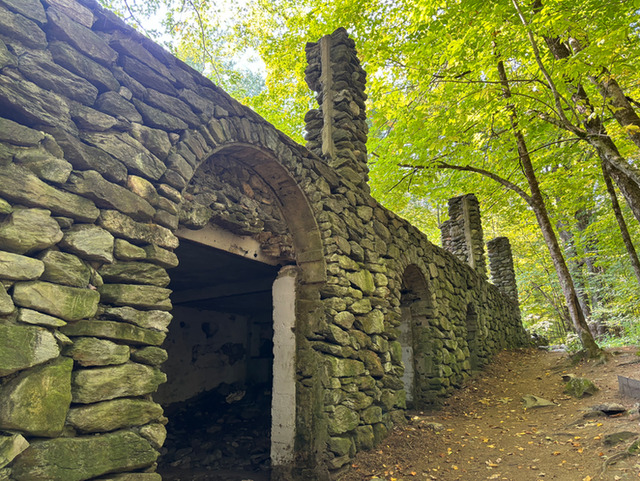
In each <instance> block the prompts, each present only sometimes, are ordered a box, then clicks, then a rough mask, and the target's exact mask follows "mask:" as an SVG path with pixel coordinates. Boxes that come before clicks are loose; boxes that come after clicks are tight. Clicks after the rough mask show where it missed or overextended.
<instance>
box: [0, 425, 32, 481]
mask: <svg viewBox="0 0 640 481" xmlns="http://www.w3.org/2000/svg"><path fill="white" fill-rule="evenodd" d="M28 447H29V443H28V442H27V440H26V439H25V438H24V437H23V436H22V435H21V434H10V435H6V436H5V435H0V468H4V467H5V466H6V465H7V464H9V463H10V462H11V461H13V459H14V458H15V457H16V456H17V455H18V454H20V453H21V452H22V451H24V450H25V449H27V448H28ZM0 479H2V476H0Z"/></svg>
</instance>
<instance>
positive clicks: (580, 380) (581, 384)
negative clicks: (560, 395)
mask: <svg viewBox="0 0 640 481" xmlns="http://www.w3.org/2000/svg"><path fill="white" fill-rule="evenodd" d="M597 391H598V387H597V386H596V385H595V384H593V382H591V381H589V380H588V379H586V378H584V377H574V378H572V379H571V380H570V381H569V382H568V383H567V384H565V386H564V392H565V393H567V394H569V395H570V396H573V397H576V398H581V397H585V396H591V395H593V394H595V393H596V392H597Z"/></svg>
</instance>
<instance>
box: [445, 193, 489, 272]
mask: <svg viewBox="0 0 640 481" xmlns="http://www.w3.org/2000/svg"><path fill="white" fill-rule="evenodd" d="M440 232H441V236H442V247H443V248H444V249H445V250H446V251H448V252H451V253H452V254H453V255H455V256H456V257H457V258H458V259H460V260H461V261H462V262H466V263H467V264H469V265H470V266H471V267H472V268H473V269H474V270H475V271H476V272H477V273H478V274H480V275H481V276H482V277H485V278H486V277H487V266H486V261H485V257H484V241H483V233H482V221H481V219H480V204H479V202H478V199H477V198H476V196H475V195H474V194H466V195H461V196H458V197H454V198H452V199H449V220H447V221H445V222H443V223H442V225H441V226H440Z"/></svg>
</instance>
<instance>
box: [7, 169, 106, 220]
mask: <svg viewBox="0 0 640 481" xmlns="http://www.w3.org/2000/svg"><path fill="white" fill-rule="evenodd" d="M0 195H2V196H3V197H5V198H7V199H10V200H13V201H15V202H17V203H20V204H23V205H28V206H33V207H43V208H46V209H49V210H51V211H52V212H54V213H56V214H59V215H63V216H66V217H71V218H72V219H78V220H80V221H83V222H93V221H94V220H96V219H97V218H98V215H99V214H100V211H99V210H98V208H97V207H96V206H95V204H94V203H93V202H92V201H90V200H89V199H85V198H83V197H80V196H78V195H75V194H71V193H69V192H64V191H61V190H58V189H56V188H55V187H52V186H50V185H49V184H46V183H45V182H43V181H42V180H40V179H39V178H38V177H37V176H36V175H34V174H33V173H32V172H30V171H29V170H28V169H25V168H24V167H20V166H17V165H15V164H9V165H7V166H4V167H2V168H1V169H0Z"/></svg>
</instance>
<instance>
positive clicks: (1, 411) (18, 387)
mask: <svg viewBox="0 0 640 481" xmlns="http://www.w3.org/2000/svg"><path fill="white" fill-rule="evenodd" d="M72 369H73V361H72V360H71V359H69V358H66V357H61V358H59V359H57V360H55V361H53V362H51V363H49V364H47V365H44V366H37V367H34V368H32V369H29V370H28V371H24V372H22V373H20V374H19V375H18V377H16V378H14V379H12V380H10V381H9V382H7V383H6V384H4V385H3V386H2V387H0V429H6V430H11V431H19V432H22V433H25V434H30V435H32V436H40V437H54V436H58V435H59V434H60V433H61V432H62V429H63V427H64V422H65V418H66V416H67V411H68V410H69V405H70V403H71V370H72Z"/></svg>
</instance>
